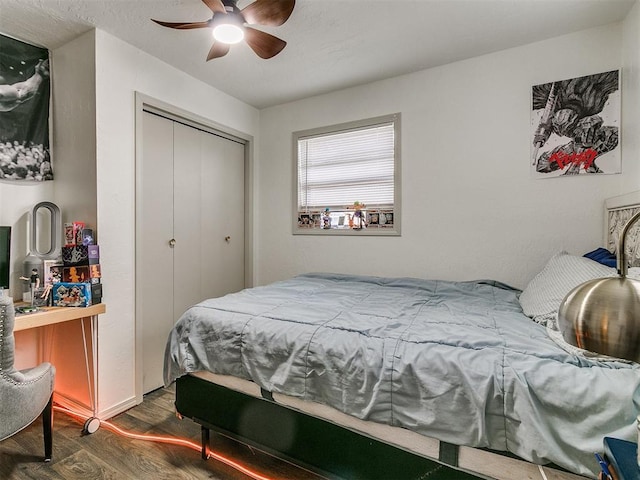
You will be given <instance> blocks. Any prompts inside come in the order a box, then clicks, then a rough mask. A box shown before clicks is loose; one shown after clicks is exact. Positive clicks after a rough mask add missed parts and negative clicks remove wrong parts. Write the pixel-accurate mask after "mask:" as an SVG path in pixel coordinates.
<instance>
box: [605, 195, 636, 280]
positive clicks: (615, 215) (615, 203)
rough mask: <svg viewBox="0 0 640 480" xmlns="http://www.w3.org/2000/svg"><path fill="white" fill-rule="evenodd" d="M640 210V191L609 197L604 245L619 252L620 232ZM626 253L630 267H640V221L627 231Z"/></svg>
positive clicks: (614, 251)
mask: <svg viewBox="0 0 640 480" xmlns="http://www.w3.org/2000/svg"><path fill="white" fill-rule="evenodd" d="M638 211H640V191H637V192H632V193H627V194H625V195H620V196H617V197H612V198H609V199H607V200H606V201H605V205H604V245H605V246H606V248H607V249H608V250H609V251H610V252H613V253H617V252H616V250H617V249H618V243H619V239H620V233H621V232H622V228H623V227H624V226H625V224H626V223H627V222H628V221H629V219H630V218H631V217H632V216H633V215H634V214H635V213H637V212H638ZM625 250H626V252H625V254H626V257H627V261H628V263H629V265H628V266H629V267H640V221H639V222H638V223H636V224H635V225H634V226H633V227H632V228H631V229H630V230H629V232H628V233H627V239H626V243H625Z"/></svg>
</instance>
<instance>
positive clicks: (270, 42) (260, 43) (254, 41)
mask: <svg viewBox="0 0 640 480" xmlns="http://www.w3.org/2000/svg"><path fill="white" fill-rule="evenodd" d="M244 39H245V41H246V42H247V45H249V46H250V47H251V50H253V51H254V52H256V54H257V55H258V56H259V57H260V58H265V59H266V58H271V57H275V56H276V55H277V54H279V53H280V52H281V51H282V49H283V48H284V47H285V45H286V44H287V42H285V41H284V40H280V39H279V38H278V37H274V36H273V35H271V34H270V33H266V32H261V31H260V30H256V29H255V28H251V27H244Z"/></svg>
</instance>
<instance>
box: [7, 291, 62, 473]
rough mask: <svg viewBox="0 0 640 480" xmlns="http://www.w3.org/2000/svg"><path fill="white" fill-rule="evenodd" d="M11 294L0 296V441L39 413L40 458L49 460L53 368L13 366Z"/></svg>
mask: <svg viewBox="0 0 640 480" xmlns="http://www.w3.org/2000/svg"><path fill="white" fill-rule="evenodd" d="M14 322H15V309H14V307H13V300H12V299H11V297H7V296H1V297H0V441H2V440H4V439H6V438H9V437H10V436H11V435H14V434H15V433H18V432H19V431H20V430H22V429H23V428H25V427H27V426H29V425H30V424H31V423H33V422H34V421H35V419H36V418H38V416H39V415H42V425H43V433H44V459H45V462H49V461H51V454H52V446H53V441H52V428H53V408H52V398H53V381H54V377H55V368H54V367H53V365H51V364H50V363H48V362H45V363H42V364H40V365H38V366H37V367H34V368H30V369H25V370H16V369H15V367H14V365H13V363H14V338H13V325H14Z"/></svg>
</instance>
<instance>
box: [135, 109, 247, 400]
mask: <svg viewBox="0 0 640 480" xmlns="http://www.w3.org/2000/svg"><path fill="white" fill-rule="evenodd" d="M138 138H140V136H139V137H138ZM141 138H142V146H141V149H139V155H138V157H139V158H138V160H137V166H136V168H137V172H136V178H137V188H136V190H137V191H136V225H137V226H136V322H139V323H140V325H137V327H136V330H137V334H138V335H140V337H141V338H140V341H139V342H137V345H138V349H140V350H141V352H138V354H137V361H138V362H141V364H142V365H141V366H140V365H138V375H140V372H141V374H142V390H143V392H142V393H143V394H144V393H147V392H149V391H151V390H154V389H156V388H158V387H161V386H162V385H163V378H162V373H163V364H164V350H165V344H166V341H167V337H168V335H169V331H170V330H171V328H172V327H173V325H174V324H175V322H176V321H177V319H178V318H179V317H180V315H181V314H182V312H184V311H185V310H186V309H187V308H188V307H189V306H191V305H194V304H195V303H198V302H200V301H202V300H204V299H207V298H211V297H218V296H221V295H225V294H227V293H231V292H235V291H238V290H241V289H242V288H244V286H245V231H244V230H245V144H244V143H243V141H241V140H239V139H234V138H232V137H231V136H229V135H225V134H222V133H220V132H216V131H214V130H212V129H210V128H205V127H202V126H199V125H197V124H196V125H194V124H188V123H187V122H182V121H180V120H176V119H172V118H167V117H165V116H162V115H160V114H158V113H156V112H153V111H146V110H145V111H144V113H143V119H142V136H141ZM140 367H141V368H140Z"/></svg>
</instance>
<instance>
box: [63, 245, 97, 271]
mask: <svg viewBox="0 0 640 480" xmlns="http://www.w3.org/2000/svg"><path fill="white" fill-rule="evenodd" d="M62 261H63V263H64V266H65V267H75V266H78V265H96V264H98V263H100V247H98V245H71V246H65V247H62Z"/></svg>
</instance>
